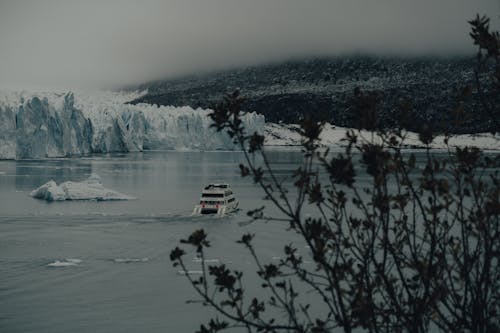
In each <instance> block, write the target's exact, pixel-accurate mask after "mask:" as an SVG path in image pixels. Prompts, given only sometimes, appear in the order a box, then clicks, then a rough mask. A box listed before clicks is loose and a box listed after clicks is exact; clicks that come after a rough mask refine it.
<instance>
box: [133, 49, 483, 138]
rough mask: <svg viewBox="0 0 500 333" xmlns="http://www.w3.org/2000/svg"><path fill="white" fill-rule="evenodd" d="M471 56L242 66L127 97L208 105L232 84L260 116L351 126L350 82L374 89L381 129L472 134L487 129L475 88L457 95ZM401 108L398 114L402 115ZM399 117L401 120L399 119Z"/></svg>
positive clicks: (466, 80)
mask: <svg viewBox="0 0 500 333" xmlns="http://www.w3.org/2000/svg"><path fill="white" fill-rule="evenodd" d="M474 64H475V60H474V59H473V58H472V57H426V58H388V57H368V56H355V57H336V58H316V59H306V60H300V61H299V60H296V61H291V62H284V63H278V64H271V65H264V66H253V67H244V68H239V69H234V70H227V71H220V72H213V73H210V74H204V75H197V76H187V77H183V78H178V79H174V80H163V81H156V82H150V83H145V84H142V85H140V86H138V87H135V88H140V89H148V91H149V93H148V94H146V95H145V96H142V97H140V98H139V99H136V100H135V101H132V103H150V104H158V105H174V106H183V105H189V106H191V107H193V108H197V107H201V108H209V107H210V106H211V105H213V103H217V102H218V101H220V100H221V98H222V97H223V95H224V94H225V93H229V92H232V91H234V90H236V89H238V90H240V92H241V93H242V94H243V95H244V96H245V97H246V101H245V103H244V105H243V108H244V110H246V111H256V112H258V113H261V114H263V115H265V117H266V121H270V122H284V123H297V122H299V121H300V119H301V118H303V117H304V116H308V117H313V118H316V119H319V120H325V121H328V122H331V123H333V124H335V125H338V126H346V127H352V126H355V122H356V121H357V119H356V115H355V114H354V113H353V110H352V108H353V97H354V91H355V89H356V88H359V89H360V90H361V91H362V92H366V93H369V92H373V93H375V94H376V96H377V99H378V102H379V109H378V110H379V112H378V114H377V123H378V126H379V127H391V126H398V125H402V126H404V127H406V128H407V129H410V130H415V131H418V130H419V129H420V128H419V127H420V126H422V124H428V125H432V126H433V128H435V129H436V130H438V131H451V132H456V133H474V132H484V131H489V130H491V126H492V124H491V119H489V117H488V115H487V114H485V113H484V112H481V107H480V105H479V100H478V97H477V96H476V94H472V96H470V97H468V98H467V99H466V101H465V105H463V106H461V104H460V103H461V102H460V101H459V100H458V97H459V96H460V94H461V92H462V91H463V89H465V88H466V87H467V85H469V84H471V83H472V81H473V79H474V76H473V73H474V72H473V70H474ZM403 112H404V113H405V114H404V115H402V113H403ZM402 116H404V118H405V119H404V122H402V120H401V117H402Z"/></svg>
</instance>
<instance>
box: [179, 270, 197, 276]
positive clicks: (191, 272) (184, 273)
mask: <svg viewBox="0 0 500 333" xmlns="http://www.w3.org/2000/svg"><path fill="white" fill-rule="evenodd" d="M177 274H179V275H202V274H203V271H191V270H189V271H185V270H182V271H178V272H177Z"/></svg>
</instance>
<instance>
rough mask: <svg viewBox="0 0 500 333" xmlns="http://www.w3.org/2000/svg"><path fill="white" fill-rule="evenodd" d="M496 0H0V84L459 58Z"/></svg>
mask: <svg viewBox="0 0 500 333" xmlns="http://www.w3.org/2000/svg"><path fill="white" fill-rule="evenodd" d="M476 13H482V14H488V15H489V16H490V17H491V18H492V21H493V25H495V26H496V27H498V22H499V18H498V17H499V15H500V0H163V1H155V0H151V1H149V0H136V1H128V0H116V1H106V0H100V1H94V0H77V1H73V0H11V1H9V0H0V87H15V88H22V87H28V86H29V87H33V86H36V87H63V88H75V87H110V86H117V85H125V84H132V83H140V82H144V81H147V80H152V79H158V78H168V77H173V76H178V75H184V74H191V73H197V72H200V71H209V70H216V69H224V68H228V67H235V66H240V65H252V64H259V63H266V62H275V61H281V60H287V59H291V58H298V57H306V56H325V55H339V54H346V53H348V54H349V53H369V54H373V53H375V54H381V55H393V54H399V55H408V54H409V55H429V54H441V55H449V54H466V53H468V52H469V53H470V52H472V51H473V47H472V46H471V41H470V38H469V37H468V31H469V27H468V24H467V20H469V19H471V18H472V17H474V16H475V14H476Z"/></svg>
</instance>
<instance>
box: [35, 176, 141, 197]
mask: <svg viewBox="0 0 500 333" xmlns="http://www.w3.org/2000/svg"><path fill="white" fill-rule="evenodd" d="M30 195H31V196H32V197H33V198H36V199H42V200H47V201H65V200H97V201H110V200H133V199H135V198H134V197H131V196H128V195H125V194H122V193H119V192H116V191H113V190H110V189H107V188H105V187H104V186H103V185H102V183H101V178H100V177H99V176H98V175H96V174H92V175H90V177H89V178H88V179H86V180H84V181H82V182H72V181H68V182H64V183H61V184H60V185H57V183H56V182H55V181H53V180H50V181H48V182H47V183H45V184H43V185H42V186H40V187H39V188H37V189H35V190H33V191H32V192H31V194H30Z"/></svg>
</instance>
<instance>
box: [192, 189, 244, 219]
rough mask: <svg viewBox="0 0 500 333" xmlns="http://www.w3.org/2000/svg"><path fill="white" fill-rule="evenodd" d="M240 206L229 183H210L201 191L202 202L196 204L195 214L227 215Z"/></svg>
mask: <svg viewBox="0 0 500 333" xmlns="http://www.w3.org/2000/svg"><path fill="white" fill-rule="evenodd" d="M237 207H238V200H236V198H235V197H234V193H233V191H232V190H231V187H230V186H229V184H209V185H207V186H205V188H203V190H202V191H201V198H200V204H198V205H196V206H195V207H194V210H193V214H196V215H198V214H217V215H225V214H227V213H230V212H232V211H234V210H236V208H237Z"/></svg>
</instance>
